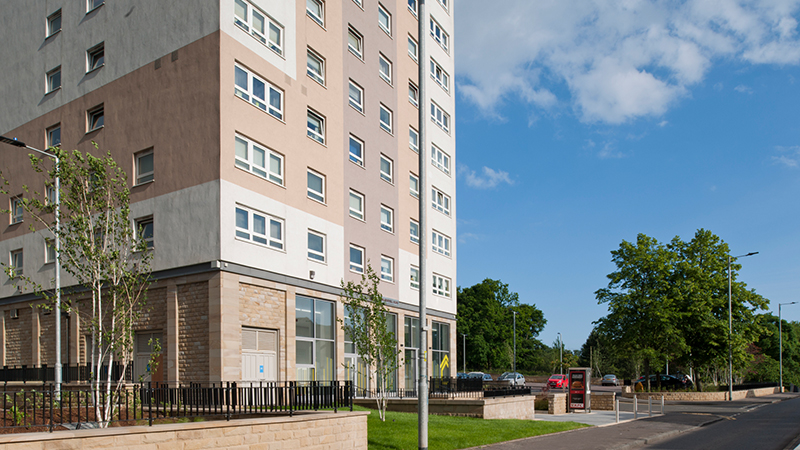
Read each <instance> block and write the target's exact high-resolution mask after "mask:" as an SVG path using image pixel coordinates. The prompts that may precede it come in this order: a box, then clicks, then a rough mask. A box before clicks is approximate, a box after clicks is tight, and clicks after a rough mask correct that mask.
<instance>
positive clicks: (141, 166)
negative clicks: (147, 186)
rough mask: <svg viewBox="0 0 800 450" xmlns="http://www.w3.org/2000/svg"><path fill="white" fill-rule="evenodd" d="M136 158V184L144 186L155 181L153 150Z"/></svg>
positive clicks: (140, 153)
mask: <svg viewBox="0 0 800 450" xmlns="http://www.w3.org/2000/svg"><path fill="white" fill-rule="evenodd" d="M135 158H136V184H144V183H147V182H148V181H153V175H154V165H153V149H150V150H145V151H142V152H139V153H137V154H136V155H135Z"/></svg>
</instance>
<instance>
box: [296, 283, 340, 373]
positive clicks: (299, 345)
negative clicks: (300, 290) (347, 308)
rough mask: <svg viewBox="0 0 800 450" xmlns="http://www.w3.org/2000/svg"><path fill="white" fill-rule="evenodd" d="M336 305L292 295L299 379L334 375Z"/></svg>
mask: <svg viewBox="0 0 800 450" xmlns="http://www.w3.org/2000/svg"><path fill="white" fill-rule="evenodd" d="M335 311H336V309H335V305H334V303H333V302H328V301H324V300H317V299H313V298H310V297H305V296H302V295H297V296H296V299H295V330H296V331H295V335H296V341H295V347H296V348H295V352H296V353H295V363H296V364H297V377H296V379H297V380H298V381H330V380H333V379H335V377H336V370H337V369H336V312H335Z"/></svg>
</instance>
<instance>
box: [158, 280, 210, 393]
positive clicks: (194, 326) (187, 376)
mask: <svg viewBox="0 0 800 450" xmlns="http://www.w3.org/2000/svg"><path fill="white" fill-rule="evenodd" d="M163 314H164V315H166V313H163ZM178 329H179V330H180V331H179V338H178V359H179V361H180V363H179V366H178V370H179V375H180V379H181V380H184V381H187V382H188V381H198V380H199V381H204V380H208V376H209V374H208V367H209V342H208V336H209V325H208V283H207V282H198V283H189V284H182V285H179V286H178Z"/></svg>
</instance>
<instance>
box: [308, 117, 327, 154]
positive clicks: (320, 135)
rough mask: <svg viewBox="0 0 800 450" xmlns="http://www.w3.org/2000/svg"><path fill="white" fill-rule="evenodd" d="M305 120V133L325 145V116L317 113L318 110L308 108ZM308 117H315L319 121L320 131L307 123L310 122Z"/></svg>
mask: <svg viewBox="0 0 800 450" xmlns="http://www.w3.org/2000/svg"><path fill="white" fill-rule="evenodd" d="M306 117H307V120H306V130H307V131H306V135H307V136H308V137H309V138H311V139H312V140H314V141H316V142H318V143H320V144H322V145H325V116H323V115H322V114H319V113H318V112H316V111H314V110H311V109H309V110H308V114H307V116H306ZM308 119H315V120H317V121H318V122H319V128H320V131H317V130H314V129H312V128H311V127H310V126H309V125H310V122H309V121H308Z"/></svg>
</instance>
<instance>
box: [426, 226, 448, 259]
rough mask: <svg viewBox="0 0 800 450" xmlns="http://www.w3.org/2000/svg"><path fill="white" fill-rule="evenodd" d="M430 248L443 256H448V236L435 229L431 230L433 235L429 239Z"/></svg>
mask: <svg viewBox="0 0 800 450" xmlns="http://www.w3.org/2000/svg"><path fill="white" fill-rule="evenodd" d="M431 249H433V251H435V252H436V253H440V254H442V255H444V256H447V257H449V256H450V238H449V237H447V236H445V235H443V234H442V233H439V232H438V231H436V230H433V235H432V239H431Z"/></svg>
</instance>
